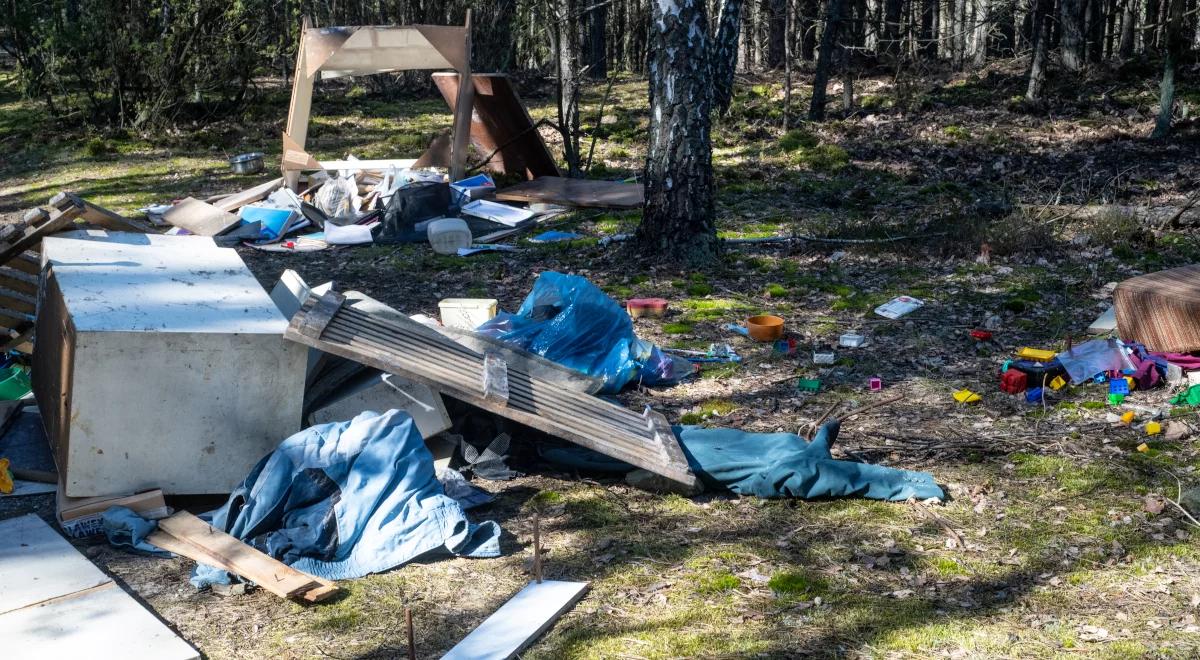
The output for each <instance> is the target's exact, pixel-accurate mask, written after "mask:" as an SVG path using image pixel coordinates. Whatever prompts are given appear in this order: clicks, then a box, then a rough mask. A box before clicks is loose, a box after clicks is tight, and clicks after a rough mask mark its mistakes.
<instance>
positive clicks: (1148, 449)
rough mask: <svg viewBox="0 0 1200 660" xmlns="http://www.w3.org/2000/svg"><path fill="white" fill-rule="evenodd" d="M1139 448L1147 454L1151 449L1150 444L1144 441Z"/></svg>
mask: <svg viewBox="0 0 1200 660" xmlns="http://www.w3.org/2000/svg"><path fill="white" fill-rule="evenodd" d="M1137 450H1138V451H1140V452H1142V453H1143V454H1145V453H1146V452H1148V451H1150V445H1148V444H1146V443H1144V442H1143V443H1142V444H1140V445H1138V446H1137Z"/></svg>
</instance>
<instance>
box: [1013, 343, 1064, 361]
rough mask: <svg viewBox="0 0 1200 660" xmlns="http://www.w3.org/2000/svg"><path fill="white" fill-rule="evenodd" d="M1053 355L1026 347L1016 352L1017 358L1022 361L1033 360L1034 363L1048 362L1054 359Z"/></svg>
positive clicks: (1052, 353) (1050, 352)
mask: <svg viewBox="0 0 1200 660" xmlns="http://www.w3.org/2000/svg"><path fill="white" fill-rule="evenodd" d="M1054 355H1055V353H1054V351H1046V350H1042V349H1040V348H1030V347H1028V346H1026V347H1024V348H1021V349H1019V350H1018V351H1017V357H1019V358H1021V359H1022V360H1033V361H1034V362H1049V361H1051V360H1053V359H1054Z"/></svg>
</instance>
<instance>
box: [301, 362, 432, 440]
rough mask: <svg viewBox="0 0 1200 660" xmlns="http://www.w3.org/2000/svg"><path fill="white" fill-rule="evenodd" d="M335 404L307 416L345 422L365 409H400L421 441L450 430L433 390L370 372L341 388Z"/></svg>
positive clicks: (316, 420)
mask: <svg viewBox="0 0 1200 660" xmlns="http://www.w3.org/2000/svg"><path fill="white" fill-rule="evenodd" d="M341 394H342V396H341V397H339V398H338V399H337V400H336V401H333V402H332V403H330V404H328V405H326V406H324V407H322V408H321V409H319V410H315V411H313V412H312V414H310V415H309V419H310V421H311V422H312V423H313V424H325V423H328V422H344V421H347V420H351V419H354V418H355V417H356V416H357V415H358V414H359V413H361V412H363V411H365V410H372V411H375V412H384V411H387V410H392V409H393V408H395V409H397V410H403V411H404V412H406V413H408V414H409V416H411V417H412V418H413V422H415V423H416V425H417V430H418V431H420V433H421V437H422V438H431V437H433V436H435V435H437V434H438V433H441V432H442V431H445V430H447V429H449V428H450V415H449V414H447V413H446V406H445V404H444V403H443V402H442V396H441V395H440V394H438V393H437V392H434V391H433V389H432V388H430V387H429V386H427V385H422V384H420V383H414V382H413V381H410V380H405V379H403V378H400V377H399V376H393V375H392V374H380V373H371V374H369V375H368V376H367V377H366V378H363V379H361V380H359V381H358V382H354V383H350V384H348V385H346V386H345V387H343V388H342V392H341Z"/></svg>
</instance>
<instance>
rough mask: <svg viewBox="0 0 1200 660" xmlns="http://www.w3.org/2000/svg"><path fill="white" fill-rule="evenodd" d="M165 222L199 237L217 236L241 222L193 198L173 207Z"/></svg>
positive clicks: (226, 212) (164, 218) (227, 213)
mask: <svg viewBox="0 0 1200 660" xmlns="http://www.w3.org/2000/svg"><path fill="white" fill-rule="evenodd" d="M163 220H166V221H167V222H169V223H171V224H172V225H174V226H176V227H180V228H182V229H186V230H188V231H189V232H191V233H193V234H196V235H197V236H216V235H217V234H220V233H221V232H223V231H225V230H226V229H229V228H230V227H232V226H234V225H236V224H238V223H239V222H241V221H240V220H238V217H237V216H236V215H234V214H232V213H230V212H228V211H222V210H221V209H219V208H217V207H215V206H213V205H212V204H209V203H207V202H202V201H200V200H198V199H195V198H193V197H188V198H187V199H185V200H183V201H182V202H179V203H178V204H176V205H175V206H173V207H171V209H170V210H169V211H167V212H166V213H164V214H163Z"/></svg>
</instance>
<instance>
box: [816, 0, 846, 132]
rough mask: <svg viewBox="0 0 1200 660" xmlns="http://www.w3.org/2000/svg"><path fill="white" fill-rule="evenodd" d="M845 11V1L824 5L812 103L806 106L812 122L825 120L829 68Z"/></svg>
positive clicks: (838, 0)
mask: <svg viewBox="0 0 1200 660" xmlns="http://www.w3.org/2000/svg"><path fill="white" fill-rule="evenodd" d="M845 11H846V0H829V2H828V3H827V4H826V5H825V29H823V30H821V46H820V47H819V48H818V49H817V71H816V74H815V75H814V77H813V95H812V102H811V103H810V104H809V106H808V118H809V119H812V120H814V121H819V120H821V119H824V118H825V95H826V93H827V92H828V89H827V88H828V87H829V74H830V68H832V66H833V58H834V52H833V49H834V46H836V45H837V38H838V32H839V31H840V30H841V26H842V15H843V14H844V13H845Z"/></svg>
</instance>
